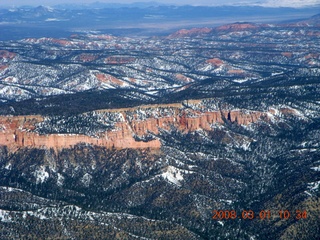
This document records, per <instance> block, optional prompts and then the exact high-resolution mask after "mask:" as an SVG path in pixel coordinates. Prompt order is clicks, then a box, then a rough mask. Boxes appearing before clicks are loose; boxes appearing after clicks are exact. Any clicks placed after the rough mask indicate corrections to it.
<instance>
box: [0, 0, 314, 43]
mask: <svg viewBox="0 0 320 240" xmlns="http://www.w3.org/2000/svg"><path fill="white" fill-rule="evenodd" d="M93 6H97V7H93ZM319 12H320V6H319V7H314V8H299V9H296V8H264V7H258V6H257V7H248V6H242V7H241V6H238V7H232V6H220V7H205V6H199V7H195V6H166V5H157V4H154V3H139V4H131V5H124V6H123V5H121V4H115V5H114V4H98V5H89V6H85V7H78V5H77V6H74V7H72V6H69V7H68V6H64V5H63V6H57V7H54V8H52V7H45V6H38V7H19V8H3V9H0V24H1V35H0V40H14V39H22V38H27V37H67V36H69V35H70V34H72V33H76V32H83V31H100V32H101V33H108V34H110V33H111V34H114V35H118V36H119V35H125V36H134V35H135V36H137V35H140V36H141V35H142V36H151V35H159V34H168V33H170V32H172V31H175V30H178V29H181V28H192V27H199V26H201V27H214V26H219V25H222V24H227V23H233V22H235V21H249V22H256V23H257V22H259V23H262V22H268V23H276V22H281V21H288V20H291V19H304V18H308V17H310V16H312V15H314V14H317V13H319Z"/></svg>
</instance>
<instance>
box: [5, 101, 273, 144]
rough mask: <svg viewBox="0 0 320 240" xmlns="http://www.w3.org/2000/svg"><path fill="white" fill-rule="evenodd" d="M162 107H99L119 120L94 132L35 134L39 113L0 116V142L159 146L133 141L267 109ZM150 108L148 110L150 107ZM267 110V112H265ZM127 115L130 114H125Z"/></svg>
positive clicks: (249, 117) (241, 119) (251, 117)
mask: <svg viewBox="0 0 320 240" xmlns="http://www.w3.org/2000/svg"><path fill="white" fill-rule="evenodd" d="M161 107H162V108H168V109H170V111H171V112H170V113H171V114H169V115H165V114H164V115H163V116H157V117H155V116H149V117H147V118H143V119H141V118H139V116H137V115H138V114H136V113H135V112H134V111H136V110H137V108H135V109H130V108H127V109H113V110H100V111H98V112H100V113H102V112H108V111H109V112H119V113H120V114H122V116H123V121H119V122H116V123H115V126H114V128H113V129H112V130H108V131H105V132H103V133H100V134H98V135H97V136H94V137H93V136H87V135H83V134H43V135H41V134H39V133H37V132H36V128H37V124H38V123H40V122H43V120H44V118H43V117H42V116H1V117H0V145H6V146H9V147H10V148H12V149H15V148H19V147H33V148H54V149H62V148H69V147H72V146H74V145H76V144H79V143H86V144H92V145H98V146H105V147H107V148H116V149H123V148H153V149H158V148H160V147H161V142H160V140H158V139H157V138H155V139H153V140H149V141H137V140H136V139H135V136H137V137H141V138H143V137H145V136H147V135H148V134H153V135H157V134H159V129H165V130H170V129H171V128H172V127H175V128H177V129H178V130H180V131H182V132H183V133H187V132H192V131H196V130H198V129H204V130H211V129H212V124H214V123H220V124H223V123H224V122H225V121H229V122H231V123H236V124H241V125H248V124H250V123H254V122H256V121H258V120H259V119H260V118H261V117H262V116H264V117H267V113H263V112H256V111H241V110H233V111H199V110H193V109H189V108H185V107H183V106H182V105H181V104H168V105H162V106H161ZM140 108H145V109H148V111H151V112H152V111H153V110H154V111H155V113H157V112H156V111H157V109H158V108H159V105H149V106H142V107H139V109H140ZM150 109H151V110H150ZM269 114H270V113H269ZM128 115H130V116H131V118H129V117H128Z"/></svg>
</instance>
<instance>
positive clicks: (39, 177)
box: [33, 166, 49, 184]
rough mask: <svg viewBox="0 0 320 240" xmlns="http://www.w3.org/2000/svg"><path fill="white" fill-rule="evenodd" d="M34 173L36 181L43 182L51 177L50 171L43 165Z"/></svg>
mask: <svg viewBox="0 0 320 240" xmlns="http://www.w3.org/2000/svg"><path fill="white" fill-rule="evenodd" d="M33 175H34V176H35V178H36V183H37V184H38V183H43V182H45V181H46V180H47V179H48V178H49V173H48V172H46V167H45V166H41V167H40V168H39V169H38V170H36V171H35V172H34V173H33Z"/></svg>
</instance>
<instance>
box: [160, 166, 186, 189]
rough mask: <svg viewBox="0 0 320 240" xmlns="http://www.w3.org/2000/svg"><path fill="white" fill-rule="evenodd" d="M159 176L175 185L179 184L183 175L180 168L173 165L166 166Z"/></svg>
mask: <svg viewBox="0 0 320 240" xmlns="http://www.w3.org/2000/svg"><path fill="white" fill-rule="evenodd" d="M161 176H162V177H163V178H164V179H166V180H167V181H169V182H171V183H173V184H175V185H177V186H181V184H180V181H182V180H183V175H182V171H181V170H180V169H178V168H175V167H173V166H168V167H167V169H166V171H165V172H164V173H162V174H161Z"/></svg>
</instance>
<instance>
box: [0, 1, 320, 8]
mask: <svg viewBox="0 0 320 240" xmlns="http://www.w3.org/2000/svg"><path fill="white" fill-rule="evenodd" d="M97 1H99V2H105V3H132V2H151V1H154V0H0V5H2V6H4V5H6V6H20V5H33V6H37V5H46V6H54V5H57V4H64V3H70V4H74V3H75V4H88V3H92V2H97ZM154 2H160V3H168V4H176V5H185V4H190V5H208V6H212V5H226V4H228V5H230V4H236V5H242V4H243V5H262V6H268V7H303V6H310V5H314V4H320V0H180V1H179V0H162V1H154Z"/></svg>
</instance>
